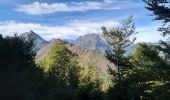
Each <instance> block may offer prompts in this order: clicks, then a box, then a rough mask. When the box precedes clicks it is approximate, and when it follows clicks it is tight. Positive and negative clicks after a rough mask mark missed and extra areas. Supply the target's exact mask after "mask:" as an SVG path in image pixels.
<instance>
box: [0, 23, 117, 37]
mask: <svg viewBox="0 0 170 100" xmlns="http://www.w3.org/2000/svg"><path fill="white" fill-rule="evenodd" d="M103 25H105V26H115V25H118V22H117V21H114V20H108V21H104V22H99V23H96V22H89V21H75V22H73V23H71V24H68V25H65V26H49V25H42V24H37V23H19V22H15V21H6V22H0V33H1V34H3V35H8V36H12V35H13V34H14V32H16V33H19V35H20V34H21V33H24V32H27V31H30V30H33V31H35V32H36V33H38V34H39V35H40V36H42V37H43V38H45V39H47V40H49V39H51V38H61V39H74V38H76V37H78V36H81V35H84V34H87V33H100V32H101V29H100V27H101V26H103Z"/></svg>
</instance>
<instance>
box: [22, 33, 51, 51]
mask: <svg viewBox="0 0 170 100" xmlns="http://www.w3.org/2000/svg"><path fill="white" fill-rule="evenodd" d="M20 37H21V38H23V39H25V40H28V39H29V38H32V39H34V42H35V46H34V48H33V50H34V51H35V52H37V51H39V50H40V48H41V47H43V46H44V45H46V44H48V42H47V41H46V40H44V39H43V38H42V37H40V36H39V35H38V34H37V33H35V32H34V31H32V30H30V31H29V32H25V33H23V34H21V35H20Z"/></svg>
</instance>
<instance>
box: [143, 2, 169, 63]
mask: <svg viewBox="0 0 170 100" xmlns="http://www.w3.org/2000/svg"><path fill="white" fill-rule="evenodd" d="M144 2H145V3H146V5H147V6H146V8H147V9H148V10H150V11H152V13H153V14H152V16H155V20H161V21H163V22H162V23H163V25H162V27H161V28H159V29H158V31H160V32H162V33H163V36H164V37H165V36H169V35H170V1H169V0H144ZM160 44H161V46H159V49H160V50H161V51H163V53H164V54H165V60H167V62H168V63H169V64H170V43H169V42H164V41H160Z"/></svg>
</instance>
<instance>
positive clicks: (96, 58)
mask: <svg viewBox="0 0 170 100" xmlns="http://www.w3.org/2000/svg"><path fill="white" fill-rule="evenodd" d="M57 42H63V41H62V40H60V39H55V40H54V39H53V40H51V41H50V42H49V44H47V45H45V46H44V47H42V48H41V49H40V50H39V51H38V52H37V56H36V60H37V61H41V60H42V59H43V58H44V57H46V56H48V55H49V53H50V51H51V48H52V47H53V46H54V45H55V44H56V43H57ZM64 43H65V46H66V47H67V48H68V49H69V50H70V51H72V52H73V53H75V54H77V55H78V57H79V59H78V62H79V65H80V66H81V67H84V66H87V65H93V66H95V67H98V68H99V69H100V71H102V72H104V73H106V72H107V69H108V65H109V66H111V67H112V68H115V67H114V65H113V64H112V63H111V62H110V61H109V60H107V59H106V57H105V56H104V55H103V54H101V53H98V52H95V51H94V50H91V49H88V48H81V47H80V46H78V45H74V44H70V43H67V42H64Z"/></svg>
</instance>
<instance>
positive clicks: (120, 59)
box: [102, 16, 137, 100]
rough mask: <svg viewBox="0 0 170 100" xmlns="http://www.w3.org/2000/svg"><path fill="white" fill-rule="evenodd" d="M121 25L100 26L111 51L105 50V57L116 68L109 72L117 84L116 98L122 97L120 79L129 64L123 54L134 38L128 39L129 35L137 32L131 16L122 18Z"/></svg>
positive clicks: (120, 98)
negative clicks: (111, 26) (108, 27)
mask: <svg viewBox="0 0 170 100" xmlns="http://www.w3.org/2000/svg"><path fill="white" fill-rule="evenodd" d="M120 24H121V25H120V26H118V27H113V28H112V29H107V28H106V27H102V31H103V35H104V37H105V38H106V40H107V42H108V43H109V44H110V45H111V46H112V48H113V50H112V51H106V57H107V58H108V59H109V60H110V61H111V62H113V63H114V64H115V66H116V68H117V70H116V71H112V70H111V68H110V72H112V73H113V75H114V78H115V79H114V82H115V83H116V84H117V85H115V86H117V87H116V88H115V89H117V99H118V100H122V99H124V97H123V95H124V92H123V91H124V89H122V88H121V85H122V80H123V77H124V71H125V69H126V68H127V67H128V66H129V62H128V57H126V56H125V52H126V48H127V47H129V46H130V45H131V44H132V43H133V42H134V41H135V40H136V38H133V39H130V37H131V36H132V35H134V34H136V33H137V32H136V31H135V24H134V23H133V19H132V16H131V17H129V18H128V19H126V20H123V21H122V22H121V23H120Z"/></svg>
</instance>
